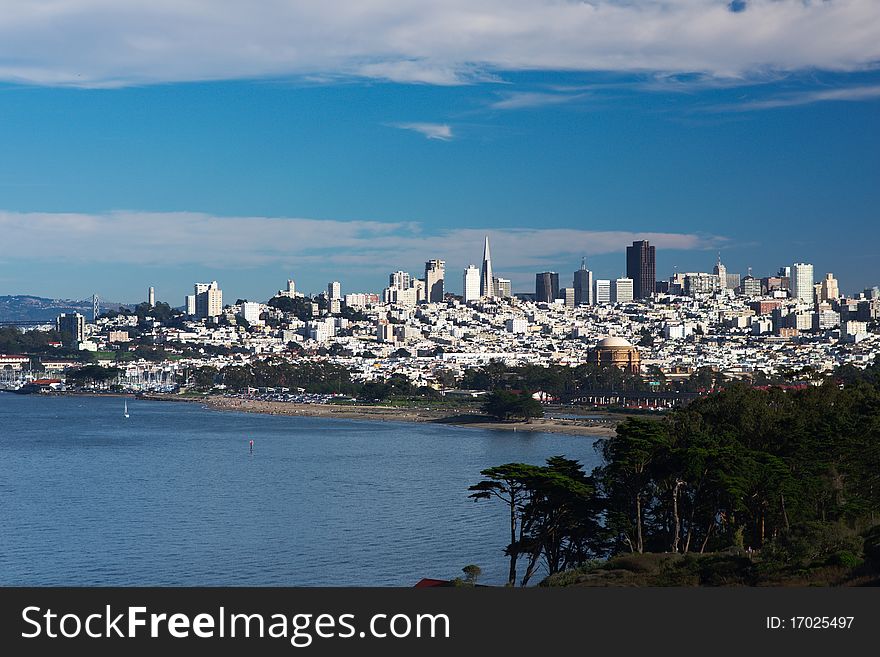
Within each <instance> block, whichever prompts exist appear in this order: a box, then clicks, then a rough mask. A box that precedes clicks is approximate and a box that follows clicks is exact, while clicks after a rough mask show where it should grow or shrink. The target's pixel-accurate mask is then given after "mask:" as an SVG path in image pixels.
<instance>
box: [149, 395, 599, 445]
mask: <svg viewBox="0 0 880 657" xmlns="http://www.w3.org/2000/svg"><path fill="white" fill-rule="evenodd" d="M140 399H146V400H151V401H175V402H186V403H200V404H204V405H206V406H208V407H210V408H212V409H215V410H219V411H239V412H243V413H259V414H262V415H286V416H290V417H296V416H301V417H323V418H335V419H340V420H371V421H379V422H426V423H432V424H448V425H451V426H456V427H464V428H474V429H492V430H501V431H512V432H520V431H530V432H539V433H558V434H565V435H570V436H588V437H593V438H605V437H609V436H614V435H615V426H616V422H615V423H610V422H601V421H596V420H592V419H583V420H574V419H571V420H570V419H545V418H538V419H534V420H531V421H530V422H499V421H497V420H492V419H491V418H488V417H486V416H485V415H477V414H473V413H460V414H450V413H449V412H446V411H442V410H427V409H420V408H396V407H391V406H356V405H352V406H342V405H337V404H297V403H294V402H281V401H262V400H258V399H239V398H234V397H224V396H221V395H207V396H205V397H203V398H189V399H187V398H181V397H179V396H176V395H168V396H165V395H161V394H152V395H144V396H142V397H140Z"/></svg>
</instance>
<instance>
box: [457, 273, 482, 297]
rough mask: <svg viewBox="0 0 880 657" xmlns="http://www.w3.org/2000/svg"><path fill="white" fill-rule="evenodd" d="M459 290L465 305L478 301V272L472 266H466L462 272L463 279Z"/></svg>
mask: <svg viewBox="0 0 880 657" xmlns="http://www.w3.org/2000/svg"><path fill="white" fill-rule="evenodd" d="M461 288H462V296H463V297H464V302H465V303H468V302H469V301H476V300H477V299H479V298H480V270H479V269H477V268H476V267H474V266H473V265H468V268H467V269H465V270H464V277H463V281H462V285H461Z"/></svg>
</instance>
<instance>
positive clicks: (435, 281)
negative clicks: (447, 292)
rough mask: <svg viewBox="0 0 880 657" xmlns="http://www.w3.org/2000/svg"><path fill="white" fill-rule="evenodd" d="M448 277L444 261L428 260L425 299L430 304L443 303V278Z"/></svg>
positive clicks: (426, 264)
mask: <svg viewBox="0 0 880 657" xmlns="http://www.w3.org/2000/svg"><path fill="white" fill-rule="evenodd" d="M445 275H446V262H445V261H444V260H428V262H426V263H425V287H426V292H425V297H426V298H427V300H428V302H429V303H439V302H441V301H443V278H444V277H445Z"/></svg>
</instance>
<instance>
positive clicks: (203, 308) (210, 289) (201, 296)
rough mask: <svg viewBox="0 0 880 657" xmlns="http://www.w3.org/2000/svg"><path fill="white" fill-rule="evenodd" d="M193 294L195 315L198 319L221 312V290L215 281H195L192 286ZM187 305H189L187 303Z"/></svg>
mask: <svg viewBox="0 0 880 657" xmlns="http://www.w3.org/2000/svg"><path fill="white" fill-rule="evenodd" d="M193 289H194V292H195V294H194V296H195V313H194V314H195V316H196V317H198V318H199V319H207V318H209V317H217V316H218V315H219V314H220V313H222V312H223V292H222V290H221V289H220V286H219V285H218V284H217V281H211V282H210V283H196V284H195V285H194V286H193ZM187 305H189V304H188V303H187Z"/></svg>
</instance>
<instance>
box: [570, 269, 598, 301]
mask: <svg viewBox="0 0 880 657" xmlns="http://www.w3.org/2000/svg"><path fill="white" fill-rule="evenodd" d="M592 303H593V272H591V271H590V270H589V269H587V259H586V258H582V259H581V268H580V269H578V270H577V271H576V272H575V273H574V304H575V305H576V306H589V305H591V304H592Z"/></svg>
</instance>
